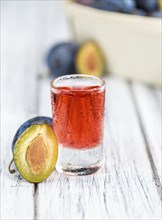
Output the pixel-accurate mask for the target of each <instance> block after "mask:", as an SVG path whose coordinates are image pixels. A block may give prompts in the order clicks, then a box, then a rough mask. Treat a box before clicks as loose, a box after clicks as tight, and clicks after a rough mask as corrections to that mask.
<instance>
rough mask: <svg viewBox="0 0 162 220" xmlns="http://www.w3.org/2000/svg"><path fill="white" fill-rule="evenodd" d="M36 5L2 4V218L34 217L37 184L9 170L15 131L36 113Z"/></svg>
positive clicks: (37, 52)
mask: <svg viewBox="0 0 162 220" xmlns="http://www.w3.org/2000/svg"><path fill="white" fill-rule="evenodd" d="M33 6H34V5H33V4H27V3H25V2H24V3H22V2H17V3H15V2H3V5H2V7H3V10H2V12H3V13H2V140H1V143H2V161H1V167H2V173H1V179H2V181H1V183H2V190H1V217H2V219H33V218H34V200H33V194H34V185H33V184H30V183H28V182H26V181H25V180H22V179H21V178H20V176H19V174H18V172H17V173H16V174H14V175H10V174H9V172H8V164H9V162H10V160H11V158H12V153H11V142H12V139H13V136H14V134H15V132H16V130H17V128H18V127H19V126H20V124H21V123H23V122H24V121H26V120H27V119H28V118H30V117H33V116H34V115H36V114H37V70H38V63H39V62H38V61H39V58H40V55H39V50H38V44H37V39H36V36H35V33H37V30H36V29H35V28H36V27H37V25H36V22H35V23H34V20H35V16H36V15H37V14H35V7H33ZM38 22H39V21H38ZM38 31H39V30H38ZM37 57H38V60H36V58H37Z"/></svg>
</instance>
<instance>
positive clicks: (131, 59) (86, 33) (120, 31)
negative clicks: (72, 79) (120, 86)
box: [65, 1, 161, 86]
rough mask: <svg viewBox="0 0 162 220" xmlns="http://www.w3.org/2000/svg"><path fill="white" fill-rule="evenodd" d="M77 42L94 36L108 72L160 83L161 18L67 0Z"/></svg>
mask: <svg viewBox="0 0 162 220" xmlns="http://www.w3.org/2000/svg"><path fill="white" fill-rule="evenodd" d="M65 11H66V12H67V14H68V16H69V20H70V23H71V25H72V27H73V35H74V38H75V39H76V40H77V41H78V42H82V41H84V40H87V39H94V40H96V41H97V42H98V43H99V44H100V46H101V48H102V49H103V51H104V54H105V57H106V61H107V70H108V72H109V73H111V74H114V75H118V76H122V77H125V78H127V79H131V80H141V81H143V82H147V83H150V84H153V85H156V86H161V19H160V18H154V17H142V16H137V15H127V14H121V13H115V12H108V11H103V10H99V9H95V8H91V7H87V6H84V5H80V4H77V3H74V2H72V1H66V3H65Z"/></svg>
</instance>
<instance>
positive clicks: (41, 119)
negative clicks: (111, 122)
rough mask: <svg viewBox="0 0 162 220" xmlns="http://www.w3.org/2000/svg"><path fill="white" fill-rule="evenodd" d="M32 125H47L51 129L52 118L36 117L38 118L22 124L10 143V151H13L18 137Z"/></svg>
mask: <svg viewBox="0 0 162 220" xmlns="http://www.w3.org/2000/svg"><path fill="white" fill-rule="evenodd" d="M34 124H49V125H50V126H51V127H52V118H50V117H45V116H38V117H34V118H31V119H29V120H28V121H26V122H24V123H23V124H22V125H21V126H20V127H19V129H18V130H17V131H16V134H15V136H14V138H13V141H12V151H13V150H14V146H15V143H16V141H17V139H18V138H19V137H20V135H21V134H22V133H23V132H24V131H25V130H26V129H27V128H29V127H30V126H31V125H34Z"/></svg>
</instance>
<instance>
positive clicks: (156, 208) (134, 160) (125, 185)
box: [0, 1, 161, 220]
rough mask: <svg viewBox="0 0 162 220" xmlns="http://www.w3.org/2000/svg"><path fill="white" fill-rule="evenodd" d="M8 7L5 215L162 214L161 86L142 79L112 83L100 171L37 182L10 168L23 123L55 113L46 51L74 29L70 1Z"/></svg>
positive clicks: (17, 3) (4, 90)
mask: <svg viewBox="0 0 162 220" xmlns="http://www.w3.org/2000/svg"><path fill="white" fill-rule="evenodd" d="M2 7H3V10H2V21H1V25H2V27H1V28H2V96H1V97H2V122H1V123H2V135H1V146H2V147H1V158H2V159H1V161H0V162H1V167H0V174H1V219H34V220H35V219H50V220H52V219H122V218H123V219H160V217H161V215H160V211H161V202H160V196H159V194H160V193H159V190H158V191H157V186H156V184H157V183H158V182H157V177H159V179H160V172H161V171H160V170H161V167H160V164H159V163H160V159H159V158H158V155H160V152H161V149H160V140H161V139H160V138H161V136H160V133H159V129H160V127H159V121H160V111H161V109H160V108H161V91H159V90H155V89H150V88H147V87H145V86H143V85H140V84H133V86H131V85H130V84H128V83H127V82H124V81H121V80H118V79H115V78H109V79H107V80H106V82H107V93H106V114H105V116H106V117H105V136H104V151H105V154H104V155H105V159H104V166H103V167H102V169H101V170H100V171H99V172H97V173H96V174H95V175H91V176H85V177H69V176H63V175H60V174H59V173H57V172H56V171H54V172H53V173H52V175H51V176H50V177H49V178H48V179H47V180H46V181H45V182H43V183H41V184H30V183H28V182H26V181H25V180H23V179H22V178H21V177H20V175H19V174H18V172H17V173H16V174H14V175H10V174H9V173H8V170H7V169H8V163H9V161H10V159H11V157H12V153H11V150H10V148H11V142H12V138H13V135H14V133H15V131H16V129H17V128H18V127H19V125H20V124H21V123H23V122H24V121H26V120H27V119H28V118H30V117H33V116H35V115H38V114H39V115H47V116H51V105H50V87H49V82H50V79H49V78H47V77H46V75H47V70H46V66H45V62H44V60H45V55H46V52H47V50H48V49H49V48H50V47H51V46H52V45H53V44H54V43H57V42H59V41H61V40H65V41H67V40H69V39H70V33H69V31H68V28H67V25H66V20H65V17H64V14H63V12H62V11H61V7H62V1H61V2H60V1H46V2H45V1H4V2H3V3H2ZM143 103H144V104H143ZM152 125H153V126H152ZM141 126H142V129H141ZM148 147H149V150H150V155H151V157H152V161H153V163H154V165H155V166H154V167H155V168H156V170H157V172H156V170H155V169H153V167H152V164H151V162H150V158H149V155H148V149H147V148H148ZM155 174H156V178H155Z"/></svg>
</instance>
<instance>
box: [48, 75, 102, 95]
mask: <svg viewBox="0 0 162 220" xmlns="http://www.w3.org/2000/svg"><path fill="white" fill-rule="evenodd" d="M71 77H80V78H92V79H97V80H99V81H100V82H101V85H97V87H94V88H89V89H86V90H84V89H83V90H82V89H79V90H78V89H76V88H75V89H72V90H69V89H66V88H59V87H58V86H55V85H54V83H55V82H57V81H58V80H60V79H64V78H67V79H68V78H71ZM50 87H51V90H52V91H54V92H57V91H58V92H61V91H63V92H81V91H84V92H90V91H103V90H104V89H105V80H104V79H102V78H100V77H97V76H92V75H88V74H71V75H63V76H59V77H57V78H55V79H53V80H52V81H51V82H50Z"/></svg>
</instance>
